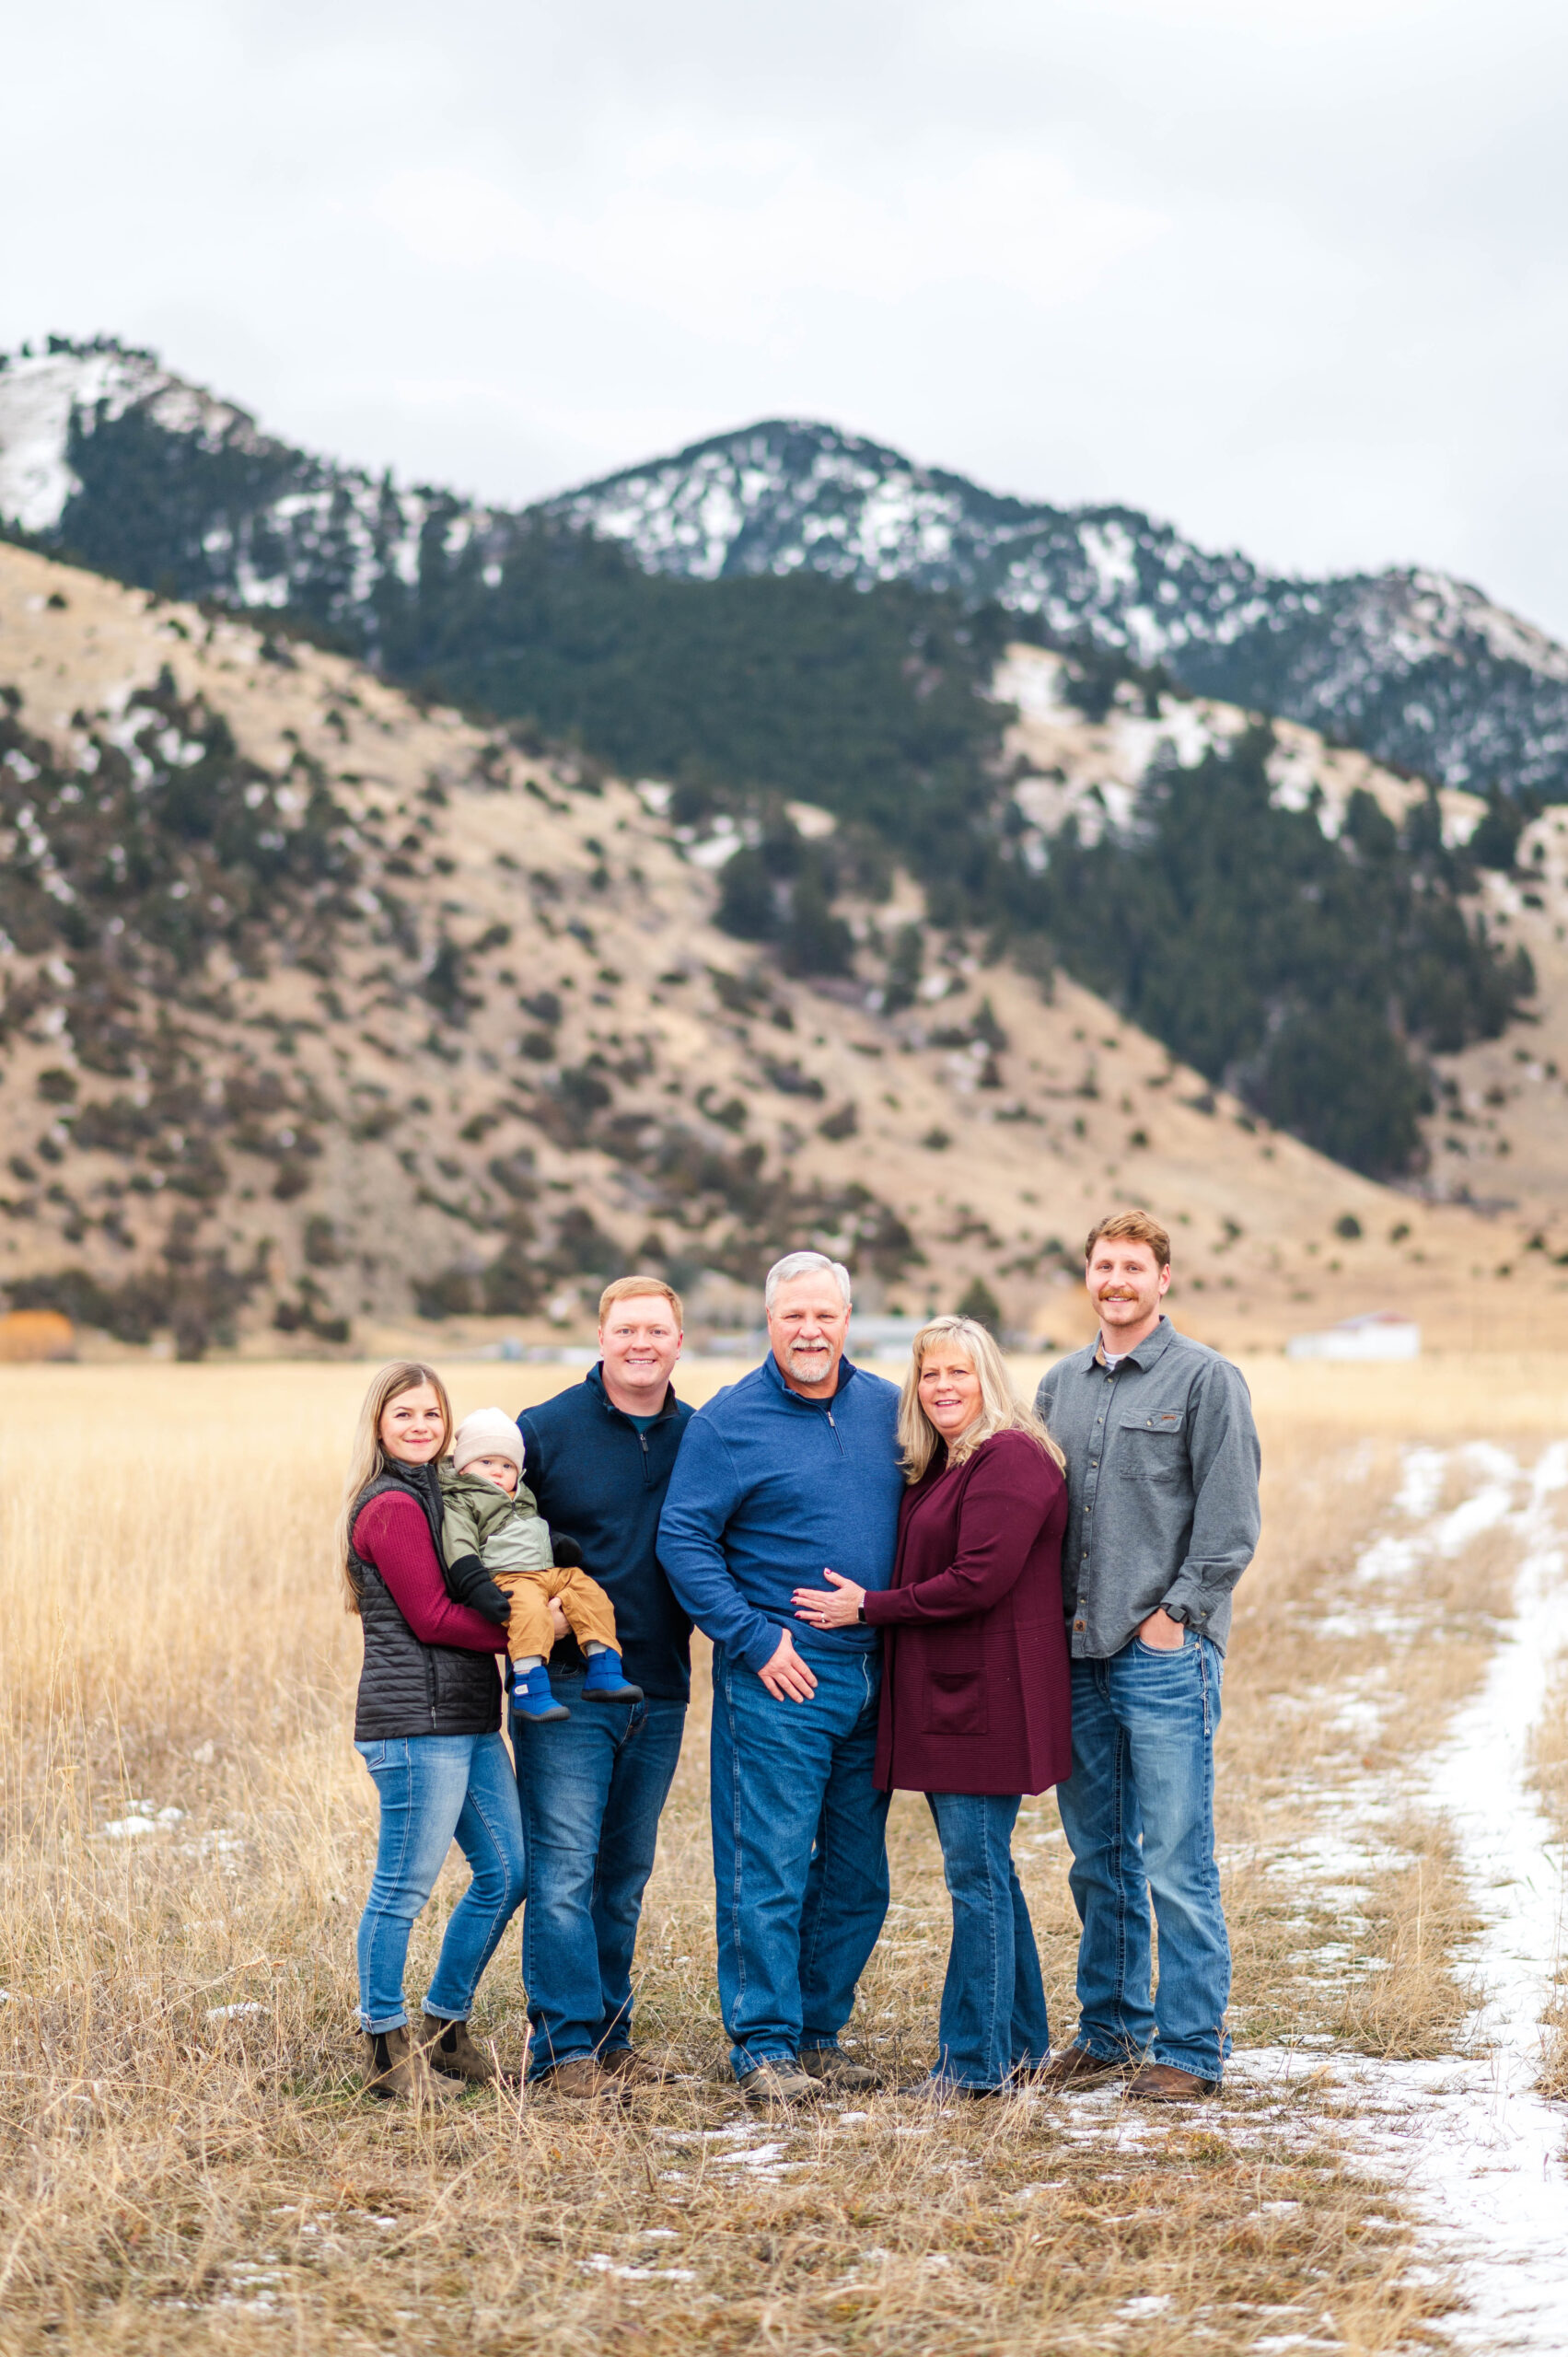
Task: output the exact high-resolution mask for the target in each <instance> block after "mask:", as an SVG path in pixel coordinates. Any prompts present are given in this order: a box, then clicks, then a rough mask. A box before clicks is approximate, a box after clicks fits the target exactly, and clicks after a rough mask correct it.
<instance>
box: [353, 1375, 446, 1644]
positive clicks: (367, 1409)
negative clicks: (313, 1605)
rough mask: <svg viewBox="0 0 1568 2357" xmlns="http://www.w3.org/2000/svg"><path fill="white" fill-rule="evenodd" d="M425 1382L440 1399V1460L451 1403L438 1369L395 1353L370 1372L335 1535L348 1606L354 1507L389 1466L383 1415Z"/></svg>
mask: <svg viewBox="0 0 1568 2357" xmlns="http://www.w3.org/2000/svg"><path fill="white" fill-rule="evenodd" d="M426 1383H427V1384H428V1385H429V1386H430V1388H431V1389H432V1391H434V1392H435V1394H436V1399H438V1400H439V1401H440V1403H441V1446H440V1447H439V1448H438V1449H437V1450H436V1455H435V1457H433V1458H432V1460H431V1461H432V1463H433V1464H438V1463H439V1462H440V1460H441V1458H442V1457H445V1456H446V1455H447V1452H448V1450H449V1449H450V1448H451V1446H452V1403H451V1401H450V1399H448V1398H447V1387H446V1385H445V1384H444V1383H443V1382H442V1380H441V1378H440V1376H438V1375H437V1374H436V1369H435V1368H434V1367H433V1366H425V1365H424V1364H422V1363H421V1361H420V1360H418V1359H392V1360H391V1361H390V1362H389V1364H387V1365H386V1366H384V1367H379V1368H377V1372H376V1373H375V1374H374V1375H373V1376H371V1378H370V1388H369V1390H368V1391H367V1392H366V1395H365V1400H364V1404H363V1406H362V1407H361V1409H360V1411H359V1422H358V1423H357V1424H355V1426H354V1446H353V1448H352V1449H351V1450H350V1452H349V1460H348V1476H347V1479H346V1480H344V1482H343V1505H342V1508H341V1510H340V1512H339V1515H338V1527H337V1532H336V1535H335V1538H334V1540H333V1551H334V1553H335V1555H336V1557H337V1565H338V1577H339V1579H340V1581H341V1582H342V1584H343V1610H344V1611H345V1612H357V1611H358V1610H359V1590H358V1588H357V1587H356V1586H355V1585H354V1566H353V1562H352V1556H353V1549H352V1548H351V1546H350V1544H349V1538H350V1532H351V1530H352V1527H353V1523H354V1507H355V1505H356V1504H358V1501H359V1498H360V1495H361V1493H362V1492H364V1491H366V1490H367V1489H368V1488H369V1486H370V1484H371V1482H372V1481H374V1480H378V1479H379V1477H380V1476H381V1475H382V1474H383V1473H384V1472H385V1471H386V1469H387V1452H386V1450H385V1449H384V1448H383V1447H382V1446H381V1419H382V1417H383V1416H384V1415H385V1414H386V1412H387V1410H388V1409H389V1407H390V1405H391V1403H392V1401H393V1400H394V1399H401V1396H402V1394H403V1393H404V1392H405V1391H417V1390H419V1389H420V1388H421V1387H422V1386H423V1385H424V1384H426Z"/></svg>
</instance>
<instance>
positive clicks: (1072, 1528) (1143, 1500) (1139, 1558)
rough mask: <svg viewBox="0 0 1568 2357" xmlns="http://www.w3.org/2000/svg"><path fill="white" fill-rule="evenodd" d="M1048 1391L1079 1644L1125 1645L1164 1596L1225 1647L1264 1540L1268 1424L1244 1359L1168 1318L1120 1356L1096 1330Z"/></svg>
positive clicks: (1068, 1591)
mask: <svg viewBox="0 0 1568 2357" xmlns="http://www.w3.org/2000/svg"><path fill="white" fill-rule="evenodd" d="M1035 1405H1036V1407H1037V1408H1038V1409H1039V1411H1040V1414H1041V1415H1042V1416H1043V1417H1044V1418H1045V1421H1046V1422H1047V1424H1048V1425H1049V1426H1050V1428H1051V1435H1052V1437H1053V1438H1054V1439H1055V1441H1056V1442H1057V1444H1058V1446H1060V1447H1061V1448H1063V1450H1065V1452H1066V1457H1067V1535H1066V1538H1064V1539H1063V1545H1062V1595H1063V1604H1064V1605H1065V1607H1066V1611H1067V1634H1068V1640H1069V1643H1070V1646H1071V1649H1072V1652H1073V1655H1074V1658H1075V1659H1078V1660H1087V1661H1105V1660H1108V1659H1109V1656H1110V1655H1112V1654H1118V1653H1120V1652H1121V1648H1122V1646H1123V1645H1125V1644H1126V1643H1129V1641H1130V1640H1131V1639H1132V1636H1133V1635H1134V1634H1135V1633H1136V1631H1137V1629H1138V1625H1139V1623H1140V1621H1143V1620H1147V1619H1148V1617H1149V1614H1150V1613H1151V1612H1153V1611H1154V1610H1155V1608H1156V1606H1158V1605H1162V1604H1163V1605H1178V1604H1179V1605H1182V1606H1184V1607H1185V1608H1186V1612H1187V1618H1188V1621H1189V1624H1190V1626H1191V1627H1192V1628H1194V1629H1197V1630H1200V1631H1202V1634H1203V1635H1204V1636H1205V1637H1212V1638H1213V1640H1214V1643H1215V1644H1216V1645H1218V1647H1219V1649H1220V1651H1221V1652H1222V1653H1223V1652H1224V1651H1225V1638H1226V1636H1227V1635H1228V1634H1229V1631H1230V1592H1231V1590H1232V1588H1233V1587H1234V1586H1235V1585H1236V1583H1237V1580H1238V1579H1239V1578H1240V1577H1241V1574H1242V1573H1243V1572H1244V1571H1245V1570H1246V1569H1247V1566H1248V1564H1249V1562H1251V1561H1252V1556H1253V1552H1254V1550H1255V1549H1256V1547H1257V1544H1258V1532H1259V1528H1260V1515H1259V1510H1258V1466H1259V1450H1258V1430H1257V1426H1256V1425H1255V1424H1254V1423H1253V1421H1252V1400H1251V1397H1250V1395H1249V1392H1248V1388H1247V1386H1246V1384H1245V1382H1244V1381H1243V1380H1242V1376H1241V1372H1240V1370H1239V1368H1237V1367H1234V1366H1232V1364H1231V1363H1230V1361H1229V1360H1228V1359H1224V1358H1221V1356H1220V1354H1219V1353H1218V1352H1217V1351H1211V1350H1210V1349H1209V1348H1208V1347H1207V1345H1206V1344H1204V1343H1202V1342H1194V1341H1190V1340H1189V1339H1188V1337H1187V1336H1186V1335H1185V1334H1179V1333H1178V1332H1177V1330H1176V1329H1175V1327H1174V1326H1173V1325H1172V1324H1171V1322H1170V1320H1169V1318H1161V1319H1160V1322H1159V1324H1158V1325H1157V1326H1156V1328H1155V1330H1154V1332H1153V1333H1152V1334H1151V1335H1149V1336H1148V1337H1147V1339H1146V1340H1145V1341H1142V1342H1140V1343H1139V1345H1138V1347H1137V1349H1136V1350H1135V1351H1130V1352H1129V1353H1127V1355H1126V1357H1125V1358H1123V1359H1122V1361H1121V1364H1120V1365H1119V1366H1118V1367H1117V1368H1116V1369H1115V1370H1114V1372H1113V1371H1112V1370H1111V1369H1110V1368H1109V1367H1108V1366H1107V1365H1106V1364H1105V1362H1104V1359H1103V1357H1102V1355H1101V1351H1100V1344H1099V1342H1098V1340H1097V1341H1095V1342H1093V1343H1092V1344H1091V1345H1090V1346H1089V1348H1088V1349H1087V1350H1085V1351H1074V1353H1073V1355H1072V1357H1071V1358H1066V1359H1063V1360H1061V1361H1060V1362H1059V1363H1058V1364H1057V1365H1055V1366H1053V1367H1051V1369H1050V1371H1049V1373H1048V1374H1047V1375H1046V1376H1044V1377H1043V1379H1042V1380H1041V1383H1040V1389H1039V1391H1038V1392H1037V1393H1036V1394H1035Z"/></svg>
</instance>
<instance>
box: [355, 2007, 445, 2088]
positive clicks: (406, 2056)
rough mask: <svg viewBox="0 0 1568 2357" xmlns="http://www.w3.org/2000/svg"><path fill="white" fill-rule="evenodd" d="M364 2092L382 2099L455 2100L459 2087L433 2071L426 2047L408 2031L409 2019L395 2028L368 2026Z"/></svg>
mask: <svg viewBox="0 0 1568 2357" xmlns="http://www.w3.org/2000/svg"><path fill="white" fill-rule="evenodd" d="M361 2043H362V2044H363V2046H364V2048H365V2092H366V2095H370V2096H376V2097H377V2099H378V2100H379V2101H380V2102H382V2103H412V2104H415V2105H422V2104H429V2105H432V2106H435V2105H436V2104H443V2103H456V2101H457V2099H458V2090H457V2088H456V2087H455V2086H454V2085H453V2084H452V2083H451V2081H450V2080H449V2079H437V2078H436V2077H434V2076H433V2075H432V2073H431V2069H430V2065H429V2063H428V2062H427V2061H425V2059H424V2047H423V2046H421V2045H420V2043H419V2041H418V2040H417V2039H416V2038H412V2037H411V2036H410V2035H409V2029H408V2025H407V2023H406V2022H404V2023H401V2024H400V2025H399V2026H398V2027H397V2028H396V2029H377V2030H368V2029H367V2030H366V2031H365V2032H364V2034H363V2037H362V2040H361Z"/></svg>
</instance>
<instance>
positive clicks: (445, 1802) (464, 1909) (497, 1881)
mask: <svg viewBox="0 0 1568 2357" xmlns="http://www.w3.org/2000/svg"><path fill="white" fill-rule="evenodd" d="M354 1749H355V1750H356V1751H357V1752H358V1754H359V1756H360V1758H361V1759H363V1760H364V1762H365V1764H366V1768H368V1769H369V1771H370V1776H371V1781H372V1782H373V1783H374V1784H375V1786H376V1790H377V1793H378V1794H380V1796H381V1833H380V1840H379V1842H378V1844H377V1851H376V1872H375V1874H374V1875H372V1877H371V1882H370V1896H369V1898H367V1899H366V1904H365V1912H364V1914H363V1915H362V1916H361V1917H360V1919H359V1944H358V1953H359V2021H360V2026H361V2028H362V2029H367V2030H388V2029H401V2027H402V2026H403V2025H404V2024H405V2023H406V2022H407V2020H408V2010H407V2008H406V2006H405V2005H404V2003H403V1966H404V1964H405V1963H406V1962H407V1960H408V1943H409V1933H411V1932H412V1929H413V1919H414V1917H415V1916H416V1915H417V1914H418V1913H419V1911H420V1910H421V1908H422V1907H423V1906H424V1902H425V1900H426V1899H427V1898H429V1896H430V1894H431V1892H432V1891H433V1890H434V1889H435V1887H436V1875H438V1874H439V1873H440V1871H441V1868H442V1865H443V1864H444V1862H445V1860H446V1856H447V1851H448V1850H449V1849H450V1848H451V1846H452V1841H453V1838H454V1836H455V1837H456V1840H457V1843H458V1847H459V1849H460V1850H461V1852H462V1853H463V1855H464V1857H465V1858H466V1859H467V1860H468V1862H469V1864H470V1866H471V1867H472V1869H473V1880H472V1881H471V1882H470V1885H469V1887H468V1888H467V1890H465V1891H464V1893H463V1895H462V1897H461V1898H459V1901H458V1903H457V1905H456V1907H454V1908H453V1910H452V1915H451V1921H450V1922H448V1923H447V1930H446V1935H445V1937H444V1938H443V1940H442V1942H441V1954H440V1956H439V1957H438V1958H437V1960H436V1976H435V1979H434V1980H432V1981H431V1983H430V1987H429V1989H428V1991H426V1993H425V1999H424V2006H425V2011H426V2012H427V2013H431V2014H439V2015H440V2017H441V2019H442V2020H443V2021H449V2022H466V2021H467V2019H468V2017H469V2015H470V2013H471V2012H472V2011H473V1998H474V1991H475V1990H476V1989H477V1988H478V1987H479V1982H480V1976H481V1974H482V1972H483V1970H484V1968H485V1966H486V1965H487V1964H488V1963H489V1962H490V1959H491V1957H492V1956H494V1953H495V1950H496V1946H497V1944H498V1943H499V1941H500V1938H501V1934H502V1933H503V1932H504V1931H505V1928H506V1926H507V1924H508V1923H509V1922H511V1920H512V1917H513V1916H514V1915H515V1914H516V1913H517V1908H518V1906H519V1904H520V1902H521V1900H522V1896H523V1887H524V1880H525V1876H524V1850H523V1823H522V1818H521V1816H520V1815H519V1813H518V1809H517V1781H516V1779H515V1777H514V1775H513V1773H512V1762H511V1760H510V1759H509V1758H508V1757H507V1752H506V1747H505V1744H504V1743H503V1742H502V1740H501V1737H500V1736H499V1735H498V1734H497V1735H410V1736H396V1737H390V1738H389V1739H388V1740H387V1741H385V1742H381V1743H356V1744H355V1745H354Z"/></svg>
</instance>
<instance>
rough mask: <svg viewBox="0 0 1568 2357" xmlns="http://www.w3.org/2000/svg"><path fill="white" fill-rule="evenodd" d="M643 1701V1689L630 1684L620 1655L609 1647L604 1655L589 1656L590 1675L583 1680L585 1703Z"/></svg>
mask: <svg viewBox="0 0 1568 2357" xmlns="http://www.w3.org/2000/svg"><path fill="white" fill-rule="evenodd" d="M642 1699H643V1689H642V1688H641V1687H640V1686H633V1685H632V1684H630V1682H629V1681H628V1679H627V1677H626V1673H625V1671H624V1670H623V1669H622V1668H621V1655H619V1654H618V1653H615V1652H613V1651H612V1650H611V1649H610V1646H608V1645H607V1646H606V1647H605V1649H604V1651H603V1653H601V1654H590V1655H588V1674H587V1678H584V1680H583V1700H584V1701H585V1702H640V1701H642Z"/></svg>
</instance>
